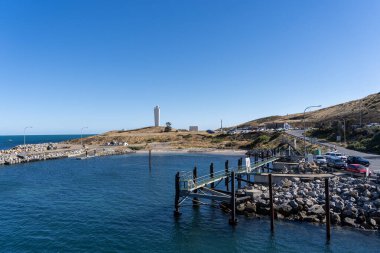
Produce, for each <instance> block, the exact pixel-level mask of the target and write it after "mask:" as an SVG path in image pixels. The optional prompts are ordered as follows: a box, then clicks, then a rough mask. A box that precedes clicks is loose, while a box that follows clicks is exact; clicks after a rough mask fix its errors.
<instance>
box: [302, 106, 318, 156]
mask: <svg viewBox="0 0 380 253" xmlns="http://www.w3.org/2000/svg"><path fill="white" fill-rule="evenodd" d="M321 106H322V105H312V106H308V107H306V108H305V110H304V111H303V146H304V156H305V159H306V124H305V113H306V110H307V109H310V108H315V107H321Z"/></svg>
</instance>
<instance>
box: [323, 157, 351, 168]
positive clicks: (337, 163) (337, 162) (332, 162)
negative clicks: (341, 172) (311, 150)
mask: <svg viewBox="0 0 380 253" xmlns="http://www.w3.org/2000/svg"><path fill="white" fill-rule="evenodd" d="M327 166H329V167H332V168H336V169H345V168H346V167H347V164H346V163H345V162H343V161H342V160H341V159H340V158H333V157H329V158H327Z"/></svg>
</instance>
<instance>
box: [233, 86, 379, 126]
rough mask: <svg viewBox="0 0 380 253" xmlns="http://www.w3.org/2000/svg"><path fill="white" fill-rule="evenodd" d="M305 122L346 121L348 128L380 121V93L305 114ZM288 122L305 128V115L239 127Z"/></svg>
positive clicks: (297, 114)
mask: <svg viewBox="0 0 380 253" xmlns="http://www.w3.org/2000/svg"><path fill="white" fill-rule="evenodd" d="M305 120H306V123H307V126H308V127H313V126H316V125H317V124H331V123H333V122H334V121H342V120H346V121H347V122H348V123H347V126H348V127H349V125H357V124H360V121H362V124H367V123H371V122H379V121H380V92H379V93H376V94H372V95H369V96H367V97H365V98H363V99H358V100H353V101H350V102H346V103H342V104H338V105H334V106H330V107H326V108H323V109H320V110H315V111H311V112H306V113H305ZM283 122H287V123H289V124H291V125H292V126H295V127H302V126H303V113H295V114H289V115H285V116H270V117H265V118H260V119H256V120H252V121H249V122H246V123H243V124H241V125H239V126H241V127H244V126H254V127H257V126H259V125H262V124H266V123H283Z"/></svg>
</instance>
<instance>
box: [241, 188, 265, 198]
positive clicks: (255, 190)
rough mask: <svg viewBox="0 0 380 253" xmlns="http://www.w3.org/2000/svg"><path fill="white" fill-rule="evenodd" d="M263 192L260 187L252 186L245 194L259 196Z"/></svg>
mask: <svg viewBox="0 0 380 253" xmlns="http://www.w3.org/2000/svg"><path fill="white" fill-rule="evenodd" d="M262 193H263V192H262V191H261V190H259V189H254V188H252V189H246V190H245V195H247V196H251V197H253V198H257V197H259V196H260V195H261V194H262Z"/></svg>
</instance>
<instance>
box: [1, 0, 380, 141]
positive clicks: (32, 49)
mask: <svg viewBox="0 0 380 253" xmlns="http://www.w3.org/2000/svg"><path fill="white" fill-rule="evenodd" d="M379 13H380V1H376V0H375V1H369V0H365V1H359V0H358V1H348V0H341V1H331V0H328V1H321V0H318V1H312V0H311V1H304V0H299V1H295V0H288V1H253V0H248V1H233V0H230V1H223V0H198V1H197V0H191V1H189V0H183V1H177V0H174V1H164V0H161V1H157V0H151V1H145V0H139V1H126V0H124V1H116V0H112V1H105V0H104V1H94V0H91V1H90V0H89V1H84V0H75V1H69V0H62V1H58V0H57V1H49V0H46V1H39V0H29V1H18V0H0V90H1V97H0V113H1V119H2V120H1V121H0V135H3V134H20V133H22V131H23V128H24V127H25V126H27V125H31V126H33V129H32V130H29V131H30V132H31V133H34V134H60V133H78V132H80V129H81V127H82V126H88V127H89V129H88V132H91V133H100V132H104V131H108V130H113V129H122V128H125V129H131V128H137V127H143V126H149V125H152V124H153V107H154V106H155V105H160V107H161V115H162V117H161V122H162V124H164V122H166V121H170V122H172V124H173V126H174V127H176V128H188V126H189V125H199V127H200V128H202V129H208V128H217V127H219V124H220V119H223V121H224V123H225V125H234V124H238V123H242V122H245V121H249V120H252V119H255V118H259V117H263V116H269V115H283V114H287V113H295V112H301V111H303V109H304V108H305V107H306V106H308V105H313V104H322V105H323V106H324V107H326V106H329V105H334V104H338V103H341V102H345V101H349V100H353V99H358V98H362V97H365V96H366V95H369V94H372V93H375V92H379V91H380V71H379V70H380V46H379V45H380V32H379V31H380V15H379Z"/></svg>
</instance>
